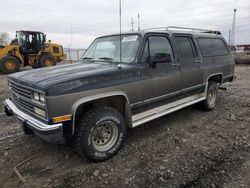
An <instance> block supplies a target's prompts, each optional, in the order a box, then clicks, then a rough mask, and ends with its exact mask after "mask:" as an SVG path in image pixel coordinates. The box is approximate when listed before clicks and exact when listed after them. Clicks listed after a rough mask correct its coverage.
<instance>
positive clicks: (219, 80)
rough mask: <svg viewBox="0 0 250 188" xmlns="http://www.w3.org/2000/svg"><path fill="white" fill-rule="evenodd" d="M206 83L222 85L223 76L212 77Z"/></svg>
mask: <svg viewBox="0 0 250 188" xmlns="http://www.w3.org/2000/svg"><path fill="white" fill-rule="evenodd" d="M208 81H214V82H216V83H219V84H222V82H223V76H222V74H216V75H212V76H210V77H209V78H208Z"/></svg>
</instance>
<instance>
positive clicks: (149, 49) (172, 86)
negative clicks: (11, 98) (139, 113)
mask: <svg viewBox="0 0 250 188" xmlns="http://www.w3.org/2000/svg"><path fill="white" fill-rule="evenodd" d="M156 53H167V54H170V56H171V59H172V62H161V63H156V64H153V65H152V62H151V60H152V57H154V55H155V54H156ZM141 61H142V62H141V63H144V64H145V68H144V69H143V71H142V72H141V76H142V87H143V99H144V104H146V105H149V106H151V107H155V106H160V105H163V104H164V103H165V104H166V103H168V102H171V101H173V100H175V99H177V98H178V97H179V95H180V69H179V64H177V62H176V61H175V55H174V52H173V48H172V45H171V42H170V38H169V36H168V35H165V34H155V35H149V36H148V38H147V40H146V43H145V47H144V51H143V55H142V59H141Z"/></svg>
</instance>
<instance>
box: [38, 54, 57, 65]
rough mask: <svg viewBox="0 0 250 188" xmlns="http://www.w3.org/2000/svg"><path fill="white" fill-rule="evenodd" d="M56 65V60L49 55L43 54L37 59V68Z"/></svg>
mask: <svg viewBox="0 0 250 188" xmlns="http://www.w3.org/2000/svg"><path fill="white" fill-rule="evenodd" d="M54 65H56V59H55V57H54V56H53V55H51V54H44V55H42V56H41V57H40V59H39V66H40V67H51V66H54Z"/></svg>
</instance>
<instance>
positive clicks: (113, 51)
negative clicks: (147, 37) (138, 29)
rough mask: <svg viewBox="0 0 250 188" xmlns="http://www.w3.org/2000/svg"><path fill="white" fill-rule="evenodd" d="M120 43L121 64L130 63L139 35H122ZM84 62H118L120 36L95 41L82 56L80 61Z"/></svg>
mask: <svg viewBox="0 0 250 188" xmlns="http://www.w3.org/2000/svg"><path fill="white" fill-rule="evenodd" d="M121 41H122V43H121V46H122V53H121V62H122V63H132V62H133V61H134V59H135V57H136V53H137V51H138V46H139V43H140V37H139V35H122V36H121ZM84 60H93V61H95V60H98V61H99V60H104V61H105V60H106V61H113V62H120V36H119V35H118V36H110V37H103V38H98V39H96V40H95V41H94V42H93V43H92V44H91V46H90V47H89V48H88V49H87V51H86V52H85V53H84V55H83V56H82V61H84Z"/></svg>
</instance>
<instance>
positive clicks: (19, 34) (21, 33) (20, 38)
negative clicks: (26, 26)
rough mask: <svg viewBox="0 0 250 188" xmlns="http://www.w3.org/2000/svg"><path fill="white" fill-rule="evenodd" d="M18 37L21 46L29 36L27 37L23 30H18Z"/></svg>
mask: <svg viewBox="0 0 250 188" xmlns="http://www.w3.org/2000/svg"><path fill="white" fill-rule="evenodd" d="M17 37H18V44H19V45H20V46H22V45H23V44H25V43H26V41H27V37H26V35H25V33H23V32H17Z"/></svg>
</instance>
